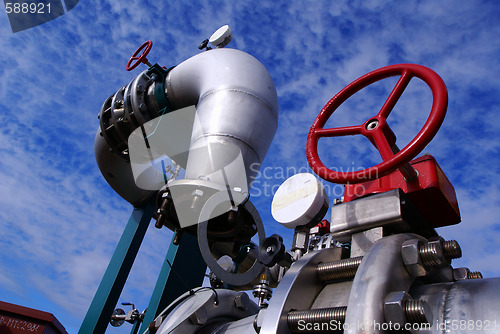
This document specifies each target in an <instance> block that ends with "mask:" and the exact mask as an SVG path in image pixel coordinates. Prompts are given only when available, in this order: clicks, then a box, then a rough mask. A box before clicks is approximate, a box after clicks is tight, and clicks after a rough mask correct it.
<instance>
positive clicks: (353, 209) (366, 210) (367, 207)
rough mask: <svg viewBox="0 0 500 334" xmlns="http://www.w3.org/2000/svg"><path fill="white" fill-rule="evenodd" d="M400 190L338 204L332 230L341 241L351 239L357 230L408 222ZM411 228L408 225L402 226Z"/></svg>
mask: <svg viewBox="0 0 500 334" xmlns="http://www.w3.org/2000/svg"><path fill="white" fill-rule="evenodd" d="M399 194H400V193H399V190H397V189H396V190H392V191H389V192H385V193H382V194H377V195H373V196H370V197H366V198H362V199H358V200H355V201H351V202H347V203H342V204H337V205H334V206H333V207H332V213H331V224H330V232H332V234H333V235H334V237H335V238H337V239H339V240H340V241H350V240H349V239H350V238H349V236H350V235H351V234H353V233H356V232H361V231H365V230H369V229H372V228H374V227H379V226H387V225H394V224H400V225H403V224H405V225H406V224H407V223H406V222H405V221H404V220H403V212H402V206H401V199H400V196H399ZM400 229H402V230H409V227H408V226H404V227H401V228H400Z"/></svg>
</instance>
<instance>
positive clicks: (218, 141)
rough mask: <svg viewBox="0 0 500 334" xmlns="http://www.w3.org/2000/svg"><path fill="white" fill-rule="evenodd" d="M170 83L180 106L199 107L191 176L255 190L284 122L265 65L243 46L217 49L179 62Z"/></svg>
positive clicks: (173, 101) (169, 88)
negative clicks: (280, 117)
mask: <svg viewBox="0 0 500 334" xmlns="http://www.w3.org/2000/svg"><path fill="white" fill-rule="evenodd" d="M165 86H166V89H167V97H168V100H169V102H170V104H171V105H172V106H173V107H174V108H175V109H178V108H183V107H186V106H190V105H196V109H197V110H196V116H195V123H194V126H193V132H192V136H191V145H190V152H189V158H188V162H187V166H186V176H185V177H186V178H187V179H198V178H204V179H209V180H210V181H211V182H215V183H218V184H222V185H224V184H230V185H231V186H241V187H243V189H249V188H250V186H251V183H252V181H253V179H254V178H255V176H256V174H257V172H258V171H259V168H260V164H261V163H262V161H263V160H264V157H265V155H266V153H267V150H268V149H269V146H270V145H271V141H272V139H273V137H274V134H275V133H276V129H277V126H278V97H277V94H276V89H275V87H274V83H273V81H272V79H271V76H270V75H269V73H268V72H267V70H266V69H265V67H264V66H263V65H262V64H261V63H260V62H259V61H258V60H257V59H255V58H254V57H252V56H250V55H249V54H247V53H244V52H242V51H238V50H234V49H215V50H211V51H208V52H203V53H200V54H198V55H196V56H194V57H192V58H190V59H188V60H186V61H184V62H183V63H181V64H179V65H178V66H177V67H175V68H174V69H173V70H172V71H170V73H169V74H168V76H167V79H166V85H165ZM239 158H241V159H242V160H243V161H242V162H243V164H239V163H238V159H239ZM241 167H243V168H244V171H245V174H246V175H243V174H242V172H243V171H242V168H241ZM222 169H223V170H224V171H225V174H226V175H225V176H223V175H222V173H221V172H220V171H221V170H222ZM242 179H243V180H245V181H246V182H245V183H243V184H242V182H241V180H242Z"/></svg>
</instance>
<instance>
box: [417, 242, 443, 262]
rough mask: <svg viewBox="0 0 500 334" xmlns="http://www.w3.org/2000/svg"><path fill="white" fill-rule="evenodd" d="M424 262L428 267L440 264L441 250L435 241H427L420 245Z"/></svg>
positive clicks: (419, 250)
mask: <svg viewBox="0 0 500 334" xmlns="http://www.w3.org/2000/svg"><path fill="white" fill-rule="evenodd" d="M418 252H419V254H420V257H421V259H422V263H423V264H424V266H426V267H435V266H439V265H440V262H439V251H438V248H437V245H436V244H435V243H425V244H421V245H420V246H419V247H418Z"/></svg>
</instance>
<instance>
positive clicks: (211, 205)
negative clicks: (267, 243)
mask: <svg viewBox="0 0 500 334" xmlns="http://www.w3.org/2000/svg"><path fill="white" fill-rule="evenodd" d="M225 202H227V193H225V192H218V193H215V194H214V195H213V196H212V197H211V198H210V199H208V200H207V202H206V203H205V205H204V206H203V209H202V210H201V213H200V218H199V224H198V245H199V246H200V252H201V256H202V257H203V260H205V263H206V264H207V266H208V267H209V268H210V270H211V271H212V272H213V273H214V274H215V276H217V277H218V278H219V279H221V280H222V281H224V282H225V283H227V284H230V285H234V286H241V285H246V284H249V283H250V282H252V281H253V280H254V279H255V278H256V277H257V276H258V275H259V274H260V272H261V271H262V268H263V264H261V263H259V262H258V261H257V259H256V260H255V262H254V263H253V265H252V267H250V269H248V270H247V271H246V272H244V273H242V274H233V273H230V272H228V271H226V270H224V269H223V268H222V267H221V266H220V265H219V264H218V263H217V261H216V260H215V258H214V257H213V256H212V252H211V250H210V246H209V243H208V236H207V228H208V220H209V219H210V218H211V216H212V213H213V212H214V210H215V209H216V207H217V206H219V205H220V204H223V203H225ZM244 205H245V208H246V210H247V211H248V212H249V213H250V215H251V216H252V218H253V220H254V223H255V225H256V227H257V233H258V237H259V245H261V244H262V242H263V241H264V239H265V237H266V236H265V231H264V225H263V224H262V220H261V218H260V215H259V213H258V212H257V209H255V207H254V206H253V204H252V203H251V202H250V201H247V202H246V203H245V204H244Z"/></svg>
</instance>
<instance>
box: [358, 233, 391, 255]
mask: <svg viewBox="0 0 500 334" xmlns="http://www.w3.org/2000/svg"><path fill="white" fill-rule="evenodd" d="M383 236H384V228H383V227H374V228H372V229H369V230H366V231H363V232H358V233H354V234H353V235H352V236H351V257H357V256H363V255H365V254H366V253H368V252H369V251H370V249H371V248H372V247H373V244H374V243H375V242H376V241H377V240H379V239H381V238H382V237H383Z"/></svg>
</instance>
